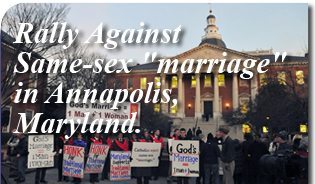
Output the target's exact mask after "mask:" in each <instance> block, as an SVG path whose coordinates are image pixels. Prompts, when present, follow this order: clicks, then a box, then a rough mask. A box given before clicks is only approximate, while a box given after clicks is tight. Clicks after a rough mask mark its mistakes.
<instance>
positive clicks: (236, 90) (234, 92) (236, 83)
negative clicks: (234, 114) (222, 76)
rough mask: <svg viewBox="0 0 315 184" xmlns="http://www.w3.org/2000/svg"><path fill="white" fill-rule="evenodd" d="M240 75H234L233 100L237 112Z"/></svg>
mask: <svg viewBox="0 0 315 184" xmlns="http://www.w3.org/2000/svg"><path fill="white" fill-rule="evenodd" d="M237 77H238V75H237V73H234V74H233V83H232V99H233V110H236V109H237V108H238V107H239V100H238V78H237Z"/></svg>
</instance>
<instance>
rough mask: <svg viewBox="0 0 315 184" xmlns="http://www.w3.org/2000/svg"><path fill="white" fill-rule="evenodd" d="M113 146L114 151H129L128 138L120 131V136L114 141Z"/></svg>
mask: <svg viewBox="0 0 315 184" xmlns="http://www.w3.org/2000/svg"><path fill="white" fill-rule="evenodd" d="M111 148H112V150H113V151H129V144H128V140H126V139H125V138H124V134H123V133H122V132H118V136H117V138H116V139H115V140H114V141H113V142H112V145H111Z"/></svg>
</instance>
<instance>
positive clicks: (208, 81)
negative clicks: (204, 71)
mask: <svg viewBox="0 0 315 184" xmlns="http://www.w3.org/2000/svg"><path fill="white" fill-rule="evenodd" d="M204 87H211V76H210V75H205V83H204Z"/></svg>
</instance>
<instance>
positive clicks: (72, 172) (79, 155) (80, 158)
mask: <svg viewBox="0 0 315 184" xmlns="http://www.w3.org/2000/svg"><path fill="white" fill-rule="evenodd" d="M83 171H84V148H83V147H79V146H70V145H65V146H64V148H63V175H64V176H70V177H75V178H83V176H84V173H83Z"/></svg>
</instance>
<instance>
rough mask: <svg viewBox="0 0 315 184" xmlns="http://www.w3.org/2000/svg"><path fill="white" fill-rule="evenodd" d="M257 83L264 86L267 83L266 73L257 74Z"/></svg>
mask: <svg viewBox="0 0 315 184" xmlns="http://www.w3.org/2000/svg"><path fill="white" fill-rule="evenodd" d="M259 83H260V86H264V85H266V84H267V75H266V74H265V73H261V74H259Z"/></svg>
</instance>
